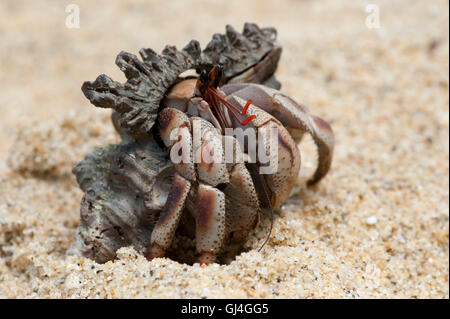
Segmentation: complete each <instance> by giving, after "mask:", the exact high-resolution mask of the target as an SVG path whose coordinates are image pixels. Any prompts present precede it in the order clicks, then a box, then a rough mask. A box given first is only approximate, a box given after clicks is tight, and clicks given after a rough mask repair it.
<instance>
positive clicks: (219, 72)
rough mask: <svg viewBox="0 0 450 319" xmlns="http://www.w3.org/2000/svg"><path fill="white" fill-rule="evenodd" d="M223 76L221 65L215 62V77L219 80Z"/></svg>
mask: <svg viewBox="0 0 450 319" xmlns="http://www.w3.org/2000/svg"><path fill="white" fill-rule="evenodd" d="M222 76H223V65H222V64H221V63H219V64H217V78H218V79H219V81H220V80H221V79H222Z"/></svg>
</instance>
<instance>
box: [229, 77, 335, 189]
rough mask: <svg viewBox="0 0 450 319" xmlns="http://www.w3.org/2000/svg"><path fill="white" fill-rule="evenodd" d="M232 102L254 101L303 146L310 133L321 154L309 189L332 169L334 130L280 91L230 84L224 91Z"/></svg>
mask: <svg viewBox="0 0 450 319" xmlns="http://www.w3.org/2000/svg"><path fill="white" fill-rule="evenodd" d="M221 90H222V91H223V92H225V94H226V95H227V96H228V98H227V100H228V101H230V102H233V101H232V99H233V97H238V98H241V99H242V100H244V101H245V100H249V99H252V101H253V103H254V104H255V105H257V106H258V107H259V108H261V109H263V110H264V111H266V112H268V113H269V114H272V115H273V116H274V117H276V119H277V120H279V121H280V122H281V123H282V124H283V125H284V126H285V127H286V128H287V129H288V130H289V132H290V133H291V135H292V137H293V138H294V139H295V140H296V142H300V140H301V138H302V137H303V135H304V133H309V134H310V135H311V136H312V138H313V140H314V143H315V144H316V145H317V150H318V155H319V158H318V165H317V168H316V171H315V173H314V175H313V177H312V178H311V179H310V180H309V181H308V184H309V185H312V184H315V183H317V182H318V181H320V180H321V179H322V178H323V177H324V176H325V175H326V174H327V172H328V170H329V169H330V166H331V161H332V157H333V149H334V133H333V130H332V129H331V126H330V125H329V124H328V123H327V122H325V121H324V120H322V119H321V118H320V117H317V116H314V115H311V114H310V113H309V111H308V109H307V108H306V107H305V106H303V105H301V104H298V103H297V102H295V101H294V100H292V99H291V98H290V97H288V96H287V95H285V94H283V93H281V92H280V91H277V90H274V89H271V88H268V87H265V86H263V85H258V84H250V83H242V84H228V85H225V86H223V87H221Z"/></svg>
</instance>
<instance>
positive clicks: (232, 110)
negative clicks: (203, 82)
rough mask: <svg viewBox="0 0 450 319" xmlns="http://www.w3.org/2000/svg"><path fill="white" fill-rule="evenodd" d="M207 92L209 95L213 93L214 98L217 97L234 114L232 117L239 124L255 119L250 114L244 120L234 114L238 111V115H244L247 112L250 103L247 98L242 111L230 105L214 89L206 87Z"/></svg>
mask: <svg viewBox="0 0 450 319" xmlns="http://www.w3.org/2000/svg"><path fill="white" fill-rule="evenodd" d="M207 91H208V93H210V94H211V95H213V96H214V97H215V98H216V99H218V100H219V101H220V102H221V103H222V104H223V105H225V106H226V107H227V108H228V109H229V110H230V111H231V114H232V115H233V116H234V118H235V119H236V120H237V121H238V122H239V123H240V124H241V125H247V124H248V122H250V121H251V120H253V119H255V118H256V116H254V115H250V116H249V117H247V118H246V119H245V120H244V121H241V120H239V118H238V117H237V116H236V114H235V113H234V112H236V113H239V114H240V115H242V116H243V115H245V114H246V113H247V109H248V108H249V106H250V104H252V101H251V100H248V101H247V103H246V104H245V107H244V109H243V111H242V112H241V111H239V110H238V109H237V108H236V107H235V106H234V105H232V104H231V103H230V102H228V101H226V100H225V99H223V98H222V97H221V96H220V95H219V94H217V92H215V91H214V89H211V88H208V89H207Z"/></svg>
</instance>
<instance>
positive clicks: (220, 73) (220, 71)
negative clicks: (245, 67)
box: [214, 63, 223, 87]
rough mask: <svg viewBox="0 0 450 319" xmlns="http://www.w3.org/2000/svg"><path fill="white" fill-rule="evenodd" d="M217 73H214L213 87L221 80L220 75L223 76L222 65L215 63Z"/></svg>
mask: <svg viewBox="0 0 450 319" xmlns="http://www.w3.org/2000/svg"><path fill="white" fill-rule="evenodd" d="M216 69H217V74H216V78H215V79H214V87H218V86H219V84H220V81H221V80H222V76H223V66H222V64H220V63H219V64H217V68H216Z"/></svg>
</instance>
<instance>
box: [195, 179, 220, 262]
mask: <svg viewBox="0 0 450 319" xmlns="http://www.w3.org/2000/svg"><path fill="white" fill-rule="evenodd" d="M196 222H197V225H196V236H195V238H196V241H197V251H198V252H199V253H200V256H199V258H198V262H199V263H201V264H210V263H213V262H214V261H215V259H216V255H217V253H218V252H219V250H220V248H221V247H222V243H223V240H224V238H225V194H224V193H223V192H221V191H220V190H218V189H217V188H215V187H212V186H209V185H206V184H200V185H199V187H198V192H197V221H196Z"/></svg>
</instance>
